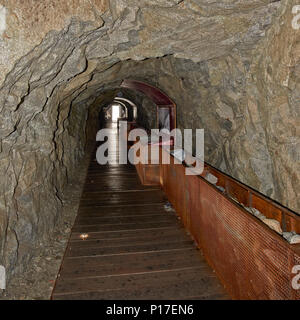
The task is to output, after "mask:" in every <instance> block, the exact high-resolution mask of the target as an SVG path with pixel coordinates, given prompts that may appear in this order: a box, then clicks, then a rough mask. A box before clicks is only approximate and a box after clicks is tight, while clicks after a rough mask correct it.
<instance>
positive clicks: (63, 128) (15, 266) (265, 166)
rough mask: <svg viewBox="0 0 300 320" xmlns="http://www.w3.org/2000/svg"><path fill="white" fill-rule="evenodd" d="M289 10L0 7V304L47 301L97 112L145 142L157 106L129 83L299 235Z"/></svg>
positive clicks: (101, 4)
mask: <svg viewBox="0 0 300 320" xmlns="http://www.w3.org/2000/svg"><path fill="white" fill-rule="evenodd" d="M297 5H298V3H297V1H296V0H281V1H274V0H253V1H245V2H244V1H234V0H232V1H228V0H221V1H208V0H184V1H179V0H167V1H161V0H151V1H144V0H142V1H137V0H133V1H126V0H91V1H85V0H66V1H58V0H51V1H41V2H39V3H38V4H37V3H36V2H35V1H33V0H30V1H18V3H16V1H13V0H2V1H0V36H1V37H0V52H1V57H0V70H1V75H0V112H1V117H0V139H1V140H0V141H1V143H0V177H1V179H0V265H1V266H3V267H4V268H5V272H6V288H5V290H3V291H2V293H1V298H3V299H27V298H29V299H38V298H43V299H48V298H50V295H51V292H52V289H53V286H54V282H55V277H56V275H57V273H58V270H59V267H60V265H61V263H62V259H63V253H64V250H65V248H66V246H67V242H68V239H69V236H70V233H71V228H72V225H73V223H74V220H75V218H76V215H77V209H78V206H79V202H80V196H81V192H82V188H83V186H84V181H85V177H86V174H87V170H88V165H89V161H90V157H91V154H92V152H93V148H94V147H95V142H96V141H95V140H96V133H97V131H98V130H99V129H100V128H101V125H102V124H103V123H102V122H103V121H102V120H103V119H102V118H101V114H103V110H105V108H107V107H108V106H109V105H111V104H112V103H117V104H118V103H119V104H121V105H123V106H125V107H126V108H128V110H129V113H130V117H131V119H130V120H134V118H135V117H134V116H133V114H134V113H135V114H136V121H137V123H138V124H139V125H140V126H141V127H144V128H147V129H151V128H155V126H156V116H157V115H156V112H157V109H156V104H155V102H154V101H153V100H152V99H151V97H149V96H147V95H146V94H144V93H142V92H140V91H138V90H133V89H130V88H126V87H124V86H122V83H123V81H124V80H126V79H131V80H136V81H140V82H143V83H147V84H149V85H151V86H153V87H155V88H159V89H160V90H161V91H162V92H164V93H165V94H166V95H167V96H168V97H170V99H172V101H174V103H175V104H176V121H177V127H178V128H179V129H184V128H190V129H197V128H203V129H204V134H205V145H204V151H205V162H206V163H207V164H208V165H210V166H212V167H213V168H215V169H216V170H219V171H220V172H222V173H224V174H226V175H227V176H229V177H232V178H233V179H235V180H236V181H238V182H239V183H241V184H243V185H246V186H248V187H249V188H251V189H253V190H255V191H256V192H258V193H259V194H261V195H262V196H264V197H266V198H268V199H270V201H274V203H276V204H278V205H280V206H282V207H283V208H285V209H287V210H289V211H291V212H292V214H293V216H294V218H293V219H295V221H297V222H295V223H294V224H292V225H297V227H294V229H293V228H292V227H291V228H290V229H289V228H288V229H287V231H297V233H300V229H299V228H300V225H299V220H297V219H298V218H297V217H299V215H298V214H297V212H299V206H300V202H299V188H300V185H299V178H300V173H299V172H300V171H299V150H300V148H299V124H297V123H298V121H299V103H300V82H299V77H300V67H299V60H300V46H299V43H300V42H299V41H300V31H299V28H298V29H297V28H295V25H296V26H297V21H298V20H297V15H296V14H297V12H298V11H295V9H294V8H295V7H296V8H298V7H297ZM299 11H300V10H299ZM295 19H296V20H295ZM299 20H300V19H299ZM133 106H136V110H135V107H133ZM134 110H135V111H134ZM103 179H105V176H103ZM169 200H170V199H169ZM171 202H172V201H171ZM285 209H284V210H285ZM282 210H283V209H282ZM293 221H294V220H293ZM216 223H217V221H216ZM254 237H255V235H254ZM270 246H271V247H272V245H270ZM296 246H297V249H295V250H296V251H297V250H298V251H297V252H300V251H299V246H298V245H296ZM253 250H254V249H253ZM266 250H267V249H266ZM275 254H276V253H275ZM295 259H296V258H295ZM295 261H296V260H295ZM297 261H298V262H299V263H298V264H300V260H297ZM295 265H297V263H296V262H295ZM224 272H225V271H224ZM288 272H289V273H290V275H291V277H292V273H291V270H289V271H288ZM33 275H34V279H35V280H33ZM221 278H222V277H221ZM221 280H222V279H221ZM49 281H52V282H51V283H50V282H49ZM274 281H275V280H274ZM49 283H50V285H49ZM49 286H50V289H49ZM29 287H30V288H32V289H31V290H28V288H29ZM291 290H292V289H291ZM0 291H1V290H0ZM298 294H299V291H298ZM248 297H250V298H251V297H252V296H251V295H249V296H248ZM262 297H263V298H265V297H266V296H263V295H261V296H259V295H258V296H256V298H262ZM270 297H271V298H272V297H275V298H276V296H272V295H270V296H268V298H270ZM295 297H299V296H297V290H296V291H295V290H294V291H293V293H291V295H287V296H286V298H295Z"/></svg>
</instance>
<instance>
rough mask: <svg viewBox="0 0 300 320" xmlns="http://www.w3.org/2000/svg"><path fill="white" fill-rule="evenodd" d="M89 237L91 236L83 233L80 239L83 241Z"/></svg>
mask: <svg viewBox="0 0 300 320" xmlns="http://www.w3.org/2000/svg"><path fill="white" fill-rule="evenodd" d="M88 237H89V235H88V234H87V233H82V234H81V235H80V239H81V240H86V239H87V238H88Z"/></svg>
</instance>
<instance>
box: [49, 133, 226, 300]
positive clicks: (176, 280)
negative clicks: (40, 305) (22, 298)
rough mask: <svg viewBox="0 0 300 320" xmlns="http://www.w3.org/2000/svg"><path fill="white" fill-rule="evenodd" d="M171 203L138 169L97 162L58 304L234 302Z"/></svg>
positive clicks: (61, 280) (65, 266) (63, 271)
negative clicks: (146, 182) (147, 184)
mask: <svg viewBox="0 0 300 320" xmlns="http://www.w3.org/2000/svg"><path fill="white" fill-rule="evenodd" d="M112 135H113V138H114V141H113V144H114V146H113V150H114V152H113V155H112V157H116V156H118V146H117V132H116V129H114V131H113V132H112ZM166 201H167V199H166V198H165V196H164V194H163V192H162V191H161V190H160V189H159V188H158V187H145V186H142V185H141V183H140V181H139V178H138V175H137V173H136V170H135V167H134V166H131V165H105V166H101V165H99V164H97V162H96V161H95V159H94V158H92V161H91V163H90V167H89V170H88V175H87V178H86V183H85V187H84V191H83V194H82V199H81V202H80V207H79V212H78V216H77V218H76V221H75V224H74V226H73V229H72V234H71V237H70V240H69V243H68V247H67V249H66V253H65V257H64V259H63V263H62V266H61V269H60V271H59V275H58V278H57V280H56V284H55V288H54V290H53V294H52V299H55V300H58V299H68V300H69V299H79V300H82V299H116V300H126V299H147V300H151V299H168V300H176V299H228V296H227V294H226V293H225V292H224V289H223V287H222V286H221V284H220V283H219V280H218V279H217V278H216V276H215V274H214V273H213V271H212V270H211V269H210V267H209V266H208V265H207V263H206V262H205V260H204V258H203V257H202V255H201V254H200V251H199V250H197V249H196V247H195V246H194V244H193V241H192V240H191V238H190V237H189V236H187V235H186V233H185V231H184V229H183V227H182V225H181V223H180V221H178V219H177V218H176V214H175V213H174V212H167V211H166V210H165V209H164V203H166ZM84 234H86V235H88V238H87V239H86V240H82V238H81V236H82V235H84Z"/></svg>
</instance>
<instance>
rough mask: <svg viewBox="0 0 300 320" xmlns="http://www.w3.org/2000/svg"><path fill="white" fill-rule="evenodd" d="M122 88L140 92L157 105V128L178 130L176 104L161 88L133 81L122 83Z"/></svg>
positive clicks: (126, 80) (127, 80)
mask: <svg viewBox="0 0 300 320" xmlns="http://www.w3.org/2000/svg"><path fill="white" fill-rule="evenodd" d="M121 88H127V89H132V90H136V91H139V92H141V93H143V94H145V95H146V96H147V97H148V98H150V99H151V100H152V101H153V102H154V103H155V105H156V122H157V128H159V129H163V128H166V129H168V130H169V131H171V130H173V129H175V128H176V126H177V121H176V104H175V103H174V101H173V100H171V98H170V97H169V96H168V95H167V94H165V93H164V92H163V91H161V90H160V89H159V88H157V87H154V86H152V85H150V84H148V83H146V82H142V81H138V80H132V79H125V80H124V81H123V82H122V83H121Z"/></svg>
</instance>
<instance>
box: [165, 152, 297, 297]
mask: <svg viewBox="0 0 300 320" xmlns="http://www.w3.org/2000/svg"><path fill="white" fill-rule="evenodd" d="M162 152H165V151H162ZM183 169H184V166H183V165H181V164H180V165H174V161H173V162H172V161H171V164H170V165H161V179H160V181H161V184H162V187H163V190H164V191H165V193H166V195H167V197H168V199H169V201H170V202H171V203H172V204H173V205H174V207H175V208H176V209H177V211H178V213H179V214H180V215H181V216H182V217H183V220H184V224H185V226H186V228H187V229H188V230H189V231H190V233H191V234H192V236H193V237H194V239H195V240H196V242H197V243H198V245H199V247H201V248H202V250H203V252H204V255H205V257H206V259H207V260H208V262H209V264H210V265H211V266H212V267H213V268H214V269H215V271H216V273H217V275H218V276H219V278H220V279H221V281H222V282H223V284H224V285H225V287H226V288H227V290H228V292H229V293H230V294H231V296H232V297H233V298H235V299H300V290H295V289H293V287H292V278H293V277H294V276H295V274H293V273H292V268H293V267H294V266H295V265H299V264H300V245H291V244H289V243H288V242H287V241H286V240H285V239H284V238H283V237H282V236H281V235H279V234H278V233H276V232H275V231H273V230H271V229H270V228H269V227H268V226H266V225H265V224H264V223H263V222H261V221H260V220H259V219H257V218H256V217H254V216H253V215H252V214H250V213H249V212H248V211H246V210H245V209H244V208H243V207H242V205H244V206H247V207H248V206H251V207H253V208H256V209H257V210H259V211H260V212H261V213H263V214H264V215H265V216H266V217H267V218H270V219H275V220H277V221H278V222H279V223H280V225H281V227H282V229H283V231H295V232H297V233H300V230H299V229H300V217H299V216H298V215H297V214H296V213H293V212H292V211H290V210H288V209H287V208H284V207H282V206H280V205H279V204H278V203H275V202H273V201H272V200H270V199H268V198H266V197H264V196H263V195H261V194H259V193H258V192H256V191H254V190H253V189H251V188H249V187H247V186H245V185H243V184H241V183H240V182H238V181H236V180H234V179H233V178H231V177H229V176H227V175H225V174H223V173H221V172H220V171H218V170H216V169H215V168H212V167H210V166H209V165H207V164H205V172H204V173H203V174H202V176H205V174H206V173H208V172H210V173H212V174H213V175H215V176H216V177H217V178H218V182H217V186H218V187H222V188H224V192H221V191H220V190H218V189H217V188H216V186H214V185H212V184H210V183H209V182H207V181H206V180H205V179H204V178H203V177H201V176H185V177H183V176H182V172H183ZM178 184H181V186H179V185H178ZM182 195H185V196H184V200H183V198H182Z"/></svg>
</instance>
